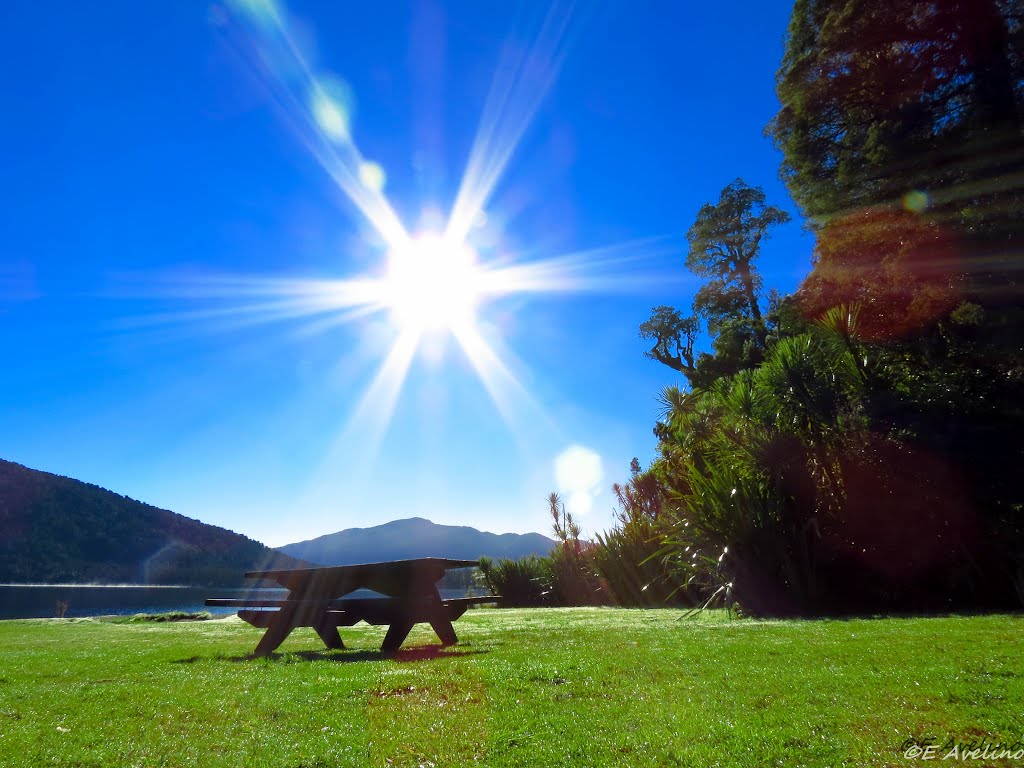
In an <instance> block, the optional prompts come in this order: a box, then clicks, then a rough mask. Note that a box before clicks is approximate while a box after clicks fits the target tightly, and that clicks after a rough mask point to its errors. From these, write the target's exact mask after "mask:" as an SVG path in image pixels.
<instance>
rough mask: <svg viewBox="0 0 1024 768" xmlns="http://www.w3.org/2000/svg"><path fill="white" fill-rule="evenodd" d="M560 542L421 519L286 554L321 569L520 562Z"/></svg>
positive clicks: (291, 548) (333, 537) (347, 533)
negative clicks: (432, 560)
mask: <svg viewBox="0 0 1024 768" xmlns="http://www.w3.org/2000/svg"><path fill="white" fill-rule="evenodd" d="M554 546H555V542H554V541H552V540H551V539H549V538H547V537H546V536H542V535H540V534H539V533H527V534H518V533H503V534H497V533H488V532H486V531H478V530H477V529H476V528H470V527H469V526H463V525H438V524H437V523H432V522H430V521H429V520H425V519H424V518H422V517H411V518H408V519H406V520H393V521H391V522H390V523H384V524H383V525H376V526H373V527H372V528H347V529H345V530H343V531H338V532H337V533H329V534H327V535H326V536H321V537H319V538H317V539H312V540H311V541H301V542H298V543H296V544H286V545H285V546H283V547H281V548H280V549H281V551H282V552H285V553H287V554H289V555H292V556H293V557H301V558H303V559H304V560H309V561H311V562H315V563H319V564H321V565H352V564H354V563H372V562H381V561H385V560H403V559H408V558H414V557H450V558H453V559H465V560H476V559H477V558H479V557H489V558H491V559H493V560H501V559H509V560H517V559H519V558H521V557H529V556H530V555H547V554H548V553H549V552H550V551H551V548H552V547H554Z"/></svg>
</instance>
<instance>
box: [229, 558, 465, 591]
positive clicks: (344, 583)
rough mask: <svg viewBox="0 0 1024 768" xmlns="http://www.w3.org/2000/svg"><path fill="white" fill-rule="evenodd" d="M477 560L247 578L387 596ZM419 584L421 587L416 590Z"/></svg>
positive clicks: (409, 562)
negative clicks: (373, 592)
mask: <svg viewBox="0 0 1024 768" xmlns="http://www.w3.org/2000/svg"><path fill="white" fill-rule="evenodd" d="M478 565H480V562H479V561H478V560H452V559H449V558H446V557H419V558H414V559H411V560H391V561H388V562H383V563H360V564H357V565H332V566H323V567H315V568H284V569H277V570H272V571H249V572H248V573H246V574H245V577H246V578H247V579H268V580H271V581H276V582H277V583H278V584H280V585H281V586H282V587H286V588H288V589H290V590H293V591H299V592H302V593H304V594H316V595H332V596H337V597H340V596H341V595H342V594H345V593H347V592H351V591H353V590H356V589H359V588H360V587H366V588H369V589H372V590H374V591H376V592H380V593H382V594H385V595H392V596H401V595H405V594H407V593H409V592H410V590H412V591H421V590H422V589H424V588H426V587H428V586H429V588H430V589H432V588H433V585H434V583H435V582H436V581H437V580H438V579H440V578H441V577H442V576H444V573H445V571H448V570H450V569H452V568H471V567H474V566H478ZM417 587H418V588H419V589H417Z"/></svg>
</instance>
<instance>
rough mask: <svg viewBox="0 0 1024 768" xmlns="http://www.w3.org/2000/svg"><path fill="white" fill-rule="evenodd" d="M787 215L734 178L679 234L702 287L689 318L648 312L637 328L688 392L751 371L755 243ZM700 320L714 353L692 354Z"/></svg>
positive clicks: (757, 289)
mask: <svg viewBox="0 0 1024 768" xmlns="http://www.w3.org/2000/svg"><path fill="white" fill-rule="evenodd" d="M789 218H790V217H789V214H788V213H786V212H785V211H783V210H781V209H780V208H776V207H775V206H771V205H768V204H767V203H766V197H765V194H764V191H763V190H762V189H761V188H760V187H751V186H749V185H747V184H746V183H745V182H744V181H743V180H742V179H736V180H735V181H734V182H732V183H731V184H729V185H728V186H726V187H725V189H723V190H722V193H721V195H720V196H719V199H718V202H717V203H705V204H704V205H703V206H701V209H700V211H698V213H697V218H696V220H695V221H694V223H693V226H691V227H690V229H689V231H688V232H687V234H686V239H687V241H688V242H689V245H690V248H689V252H688V254H687V257H686V266H687V267H688V268H689V270H690V271H691V272H693V273H694V274H695V275H697V276H698V277H700V278H703V280H704V283H703V285H702V286H701V287H700V289H699V290H698V291H697V294H696V296H695V297H694V300H693V313H692V314H691V315H688V316H685V317H684V316H683V315H682V313H680V312H679V311H678V310H676V309H674V308H672V307H667V306H661V307H655V309H654V310H653V313H652V316H651V318H650V319H649V320H648V321H646V322H645V323H643V324H642V325H641V326H640V336H641V337H642V338H644V339H647V340H653V341H654V346H653V347H652V349H651V350H650V351H649V352H647V353H646V354H647V356H648V357H650V358H652V359H654V360H657V361H658V362H660V363H664V364H665V365H668V366H669V367H671V368H674V369H676V370H678V371H681V372H682V373H684V374H685V375H686V377H687V379H688V380H689V382H690V384H691V385H693V386H699V387H704V386H707V385H709V384H710V383H711V382H713V381H714V380H715V379H717V378H719V377H721V376H729V375H732V374H734V373H736V372H737V371H740V370H743V369H746V368H750V367H752V366H754V365H757V364H758V363H759V362H760V361H761V360H762V359H763V355H764V349H765V344H766V342H767V338H768V328H767V324H766V321H765V306H764V303H765V302H764V290H763V284H762V280H761V275H760V274H759V272H758V270H757V265H756V261H757V257H758V256H759V255H760V251H761V243H763V242H764V241H765V240H766V239H767V238H768V237H769V235H770V233H771V230H772V229H773V228H774V227H775V226H777V225H779V224H784V223H785V222H787V221H789ZM701 320H703V321H704V323H705V325H706V328H707V332H708V334H709V335H710V336H711V337H712V339H713V348H714V354H709V353H706V352H704V353H700V354H698V355H696V356H695V354H694V349H693V348H694V343H695V341H696V338H697V336H698V334H699V333H700V330H701Z"/></svg>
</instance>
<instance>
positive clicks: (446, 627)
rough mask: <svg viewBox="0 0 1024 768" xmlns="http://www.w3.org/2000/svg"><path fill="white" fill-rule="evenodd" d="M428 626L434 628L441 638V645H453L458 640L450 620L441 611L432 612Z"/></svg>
mask: <svg viewBox="0 0 1024 768" xmlns="http://www.w3.org/2000/svg"><path fill="white" fill-rule="evenodd" d="M430 626H432V627H433V628H434V631H435V632H436V633H437V636H438V637H439V638H441V645H455V644H456V643H457V642H459V638H458V636H457V635H456V634H455V627H453V626H452V623H451V621H450V620H449V619H448V617H447V616H445V615H444V614H443V613H436V614H434V616H433V617H432V618H431V619H430Z"/></svg>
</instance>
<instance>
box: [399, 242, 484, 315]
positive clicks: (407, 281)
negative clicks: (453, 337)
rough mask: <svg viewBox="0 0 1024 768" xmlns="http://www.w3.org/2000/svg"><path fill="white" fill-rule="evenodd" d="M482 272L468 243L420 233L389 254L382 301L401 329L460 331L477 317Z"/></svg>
mask: <svg viewBox="0 0 1024 768" xmlns="http://www.w3.org/2000/svg"><path fill="white" fill-rule="evenodd" d="M482 274H483V273H482V270H481V269H480V266H479V264H478V260H477V254H476V251H474V250H473V248H472V247H470V246H469V245H468V244H467V243H464V242H451V241H450V240H447V239H446V238H445V237H444V236H443V235H440V234H436V233H433V232H425V233H421V234H418V235H416V236H415V237H412V238H410V239H409V240H407V241H406V242H405V243H404V244H402V245H401V246H398V247H395V248H393V249H392V250H391V251H390V253H389V254H388V265H387V274H386V276H385V278H384V281H383V285H384V303H385V304H386V305H387V306H388V308H389V309H390V311H391V318H392V321H393V322H394V323H395V325H396V326H397V327H398V329H399V330H400V331H414V332H417V333H431V332H434V333H436V332H440V331H451V332H454V333H458V332H459V331H460V330H463V329H466V328H472V327H473V324H474V323H475V321H476V309H477V305H478V303H479V301H480V295H481V290H482V288H483V280H482Z"/></svg>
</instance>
